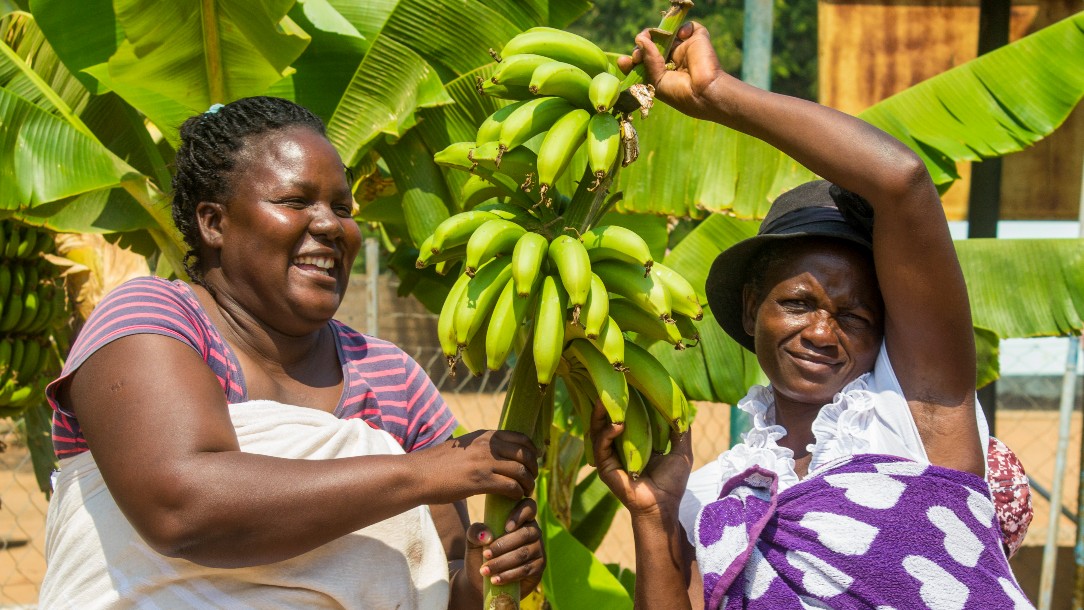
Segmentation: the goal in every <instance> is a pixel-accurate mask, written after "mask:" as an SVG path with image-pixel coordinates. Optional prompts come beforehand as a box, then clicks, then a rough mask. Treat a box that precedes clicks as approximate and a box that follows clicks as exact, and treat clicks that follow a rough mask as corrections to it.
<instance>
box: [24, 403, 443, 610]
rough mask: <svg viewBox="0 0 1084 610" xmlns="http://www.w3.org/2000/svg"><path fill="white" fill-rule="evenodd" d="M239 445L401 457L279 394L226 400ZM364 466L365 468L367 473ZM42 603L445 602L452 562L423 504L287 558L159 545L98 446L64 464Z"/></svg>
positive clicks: (375, 437) (282, 452)
mask: <svg viewBox="0 0 1084 610" xmlns="http://www.w3.org/2000/svg"><path fill="white" fill-rule="evenodd" d="M230 417H231V419H232V420H233V425H234V428H235V430H236V432H237V439H238V441H239V442H240V447H241V450H242V451H245V452H248V453H257V454H262V455H269V456H275V457H282V458H292V459H310V460H326V459H334V458H342V457H353V456H363V455H388V454H401V453H403V450H402V448H401V447H400V446H399V444H398V443H396V442H395V440H394V439H393V438H392V437H391V436H390V435H388V434H387V433H385V432H382V431H379V430H374V429H373V428H371V427H370V426H369V425H368V424H366V423H365V422H364V421H362V420H360V419H350V420H340V419H338V418H336V417H335V416H333V415H331V414H330V413H326V412H323V411H318V410H315V409H308V408H304V407H297V406H292V405H284V404H281V403H276V402H272V401H250V402H244V403H237V404H233V405H230ZM361 474H362V473H359V476H360V475H361ZM45 552H46V562H47V565H48V569H47V571H46V575H45V580H44V582H43V584H42V590H41V594H40V597H39V604H40V607H42V608H80V609H85V608H105V607H108V608H128V607H132V608H191V607H203V608H209V607H219V608H223V607H228V608H328V607H332V608H359V609H360V608H367V609H381V608H398V609H402V610H407V609H411V608H418V609H429V608H445V607H447V605H448V563H447V558H446V557H445V554H444V549H443V546H442V544H441V541H440V538H439V537H438V535H437V531H436V528H435V526H434V525H433V520H432V518H431V516H430V514H429V509H428V507H425V506H421V507H418V508H415V509H411V510H408V511H406V512H404V513H401V514H399V515H396V516H394V517H391V518H389V519H385V520H384V521H381V522H379V523H375V524H373V525H370V526H369V527H366V528H363V529H360V530H358V531H356V532H353V533H351V534H348V535H346V536H342V537H340V538H338V539H336V540H333V541H331V542H329V543H327V544H325V545H323V546H320V547H319V548H316V549H313V550H312V551H309V552H307V553H304V554H302V555H299V556H297V557H293V558H291V559H288V560H285V561H280V562H277V563H272V564H268V565H261V566H254V567H248V568H235V569H224V568H211V567H206V566H201V565H198V564H195V563H192V562H190V561H186V560H183V559H173V558H170V557H165V556H163V555H161V554H159V553H157V552H156V551H154V550H153V549H151V548H150V547H149V546H148V545H147V544H146V543H145V542H144V541H143V539H142V538H141V537H140V536H139V534H137V533H136V532H135V530H134V529H133V528H132V526H131V524H130V523H129V522H128V520H127V519H126V518H125V517H124V515H123V514H122V513H121V511H120V509H119V508H118V507H117V504H116V502H114V500H113V497H112V496H111V495H110V493H109V490H108V489H107V488H106V486H105V483H104V482H103V480H102V477H101V473H100V472H99V471H98V468H97V465H96V464H95V462H94V458H93V456H92V455H91V453H90V452H85V453H82V454H80V455H78V456H75V457H72V458H69V459H67V460H65V461H64V462H62V464H61V468H60V474H59V477H58V478H57V481H56V487H55V491H54V495H53V498H52V500H51V501H50V504H49V514H48V518H47V524H46V548H45Z"/></svg>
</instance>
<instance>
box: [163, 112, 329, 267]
mask: <svg viewBox="0 0 1084 610" xmlns="http://www.w3.org/2000/svg"><path fill="white" fill-rule="evenodd" d="M288 127H307V128H309V129H311V130H313V131H315V132H316V133H319V134H320V135H326V132H325V128H324V122H323V121H321V120H320V118H319V117H317V116H316V115H315V114H313V113H312V112H311V111H309V110H308V109H307V108H304V107H302V106H299V105H298V104H295V103H293V102H291V101H289V100H285V99H282V98H277V97H266V96H258V97H246V98H242V99H239V100H237V101H235V102H231V103H229V104H226V105H224V106H223V105H219V104H215V105H214V106H212V107H211V110H208V111H207V112H204V113H203V114H198V115H196V116H193V117H190V118H189V119H188V120H186V121H185V122H184V123H183V124H182V125H181V145H180V147H179V148H178V149H177V156H176V159H175V161H174V165H175V167H176V173H175V174H174V175H173V184H172V187H173V223H174V224H175V225H176V226H177V229H178V230H179V231H180V232H181V235H182V236H183V237H184V242H185V244H186V245H187V246H188V251H187V252H185V255H184V269H185V271H187V272H188V275H189V277H190V278H192V281H193V282H195V283H197V284H202V282H203V270H202V269H201V267H200V261H199V246H200V231H199V223H198V222H197V221H196V206H197V205H199V203H200V202H201V201H222V200H223V199H226V198H228V197H229V195H230V186H231V185H230V173H231V172H232V170H233V169H234V166H235V164H236V161H237V155H238V154H239V152H240V151H241V149H242V148H243V147H244V146H245V144H246V140H247V139H248V138H249V137H251V136H256V135H261V134H264V133H267V132H270V131H274V130H277V129H284V128H288Z"/></svg>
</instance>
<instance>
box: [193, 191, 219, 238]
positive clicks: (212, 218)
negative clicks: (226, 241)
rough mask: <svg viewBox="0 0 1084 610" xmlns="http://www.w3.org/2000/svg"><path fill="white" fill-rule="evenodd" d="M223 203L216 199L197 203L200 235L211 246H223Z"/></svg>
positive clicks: (197, 220)
mask: <svg viewBox="0 0 1084 610" xmlns="http://www.w3.org/2000/svg"><path fill="white" fill-rule="evenodd" d="M222 213H223V210H222V204H221V203H216V202H214V201H201V202H199V204H198V205H196V222H198V223H199V232H200V237H201V238H202V240H203V243H204V245H206V246H207V247H209V248H215V249H217V248H221V247H222Z"/></svg>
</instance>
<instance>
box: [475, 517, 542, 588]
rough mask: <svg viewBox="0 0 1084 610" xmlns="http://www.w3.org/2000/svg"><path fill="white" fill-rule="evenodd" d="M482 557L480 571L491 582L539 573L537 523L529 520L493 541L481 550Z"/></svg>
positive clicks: (507, 580) (540, 546) (540, 536)
mask: <svg viewBox="0 0 1084 610" xmlns="http://www.w3.org/2000/svg"><path fill="white" fill-rule="evenodd" d="M482 557H483V558H484V559H485V563H484V564H483V565H482V567H481V574H482V576H483V577H488V578H490V579H491V581H492V582H494V583H501V582H514V581H517V580H524V579H527V578H530V577H532V576H536V575H539V574H541V573H542V567H543V566H544V565H545V551H544V549H543V547H542V531H541V529H539V527H538V524H537V523H535V522H534V521H529V522H527V523H525V524H523V526H522V527H520V528H519V529H517V530H516V531H514V532H511V533H508V534H505V535H504V536H501V537H500V538H498V539H496V540H494V541H493V543H492V544H490V545H489V547H488V548H486V549H485V550H484V551H482Z"/></svg>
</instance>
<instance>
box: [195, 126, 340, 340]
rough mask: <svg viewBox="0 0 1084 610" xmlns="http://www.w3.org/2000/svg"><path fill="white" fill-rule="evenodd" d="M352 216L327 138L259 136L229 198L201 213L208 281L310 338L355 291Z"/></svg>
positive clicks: (259, 315) (245, 153) (286, 131)
mask: <svg viewBox="0 0 1084 610" xmlns="http://www.w3.org/2000/svg"><path fill="white" fill-rule="evenodd" d="M352 211H353V197H352V195H351V192H350V187H349V185H348V184H347V181H346V175H345V172H344V169H343V164H342V160H341V159H340V158H339V155H338V153H337V152H336V151H335V149H334V147H332V145H331V143H330V142H328V140H327V138H325V137H324V136H322V135H320V134H318V133H316V132H314V131H312V130H311V129H308V128H305V127H288V128H283V129H279V130H275V131H271V132H268V133H265V134H260V135H258V136H253V137H250V138H249V139H248V140H246V142H245V146H244V147H243V148H242V150H240V151H239V152H238V157H237V165H236V167H235V169H234V170H233V172H231V175H230V194H229V195H228V196H227V197H226V201H223V202H218V203H203V204H200V206H199V207H198V208H197V215H198V216H199V218H200V224H201V229H202V231H203V235H204V240H205V251H206V252H205V253H204V254H201V259H202V260H206V261H208V264H207V265H206V267H207V279H208V281H209V282H211V283H212V288H213V289H214V291H215V293H216V294H220V295H222V296H223V297H225V299H226V300H228V301H232V302H234V303H236V304H237V305H239V306H240V307H241V308H243V309H244V310H245V311H246V312H247V313H248V314H250V315H252V316H254V317H255V318H256V319H258V320H259V321H261V322H263V323H265V324H268V325H270V326H272V327H275V328H276V329H277V330H279V331H280V332H283V333H286V334H291V335H293V334H302V333H304V332H311V330H312V328H313V327H314V325H317V326H318V325H322V324H324V323H326V322H327V321H328V320H329V319H331V317H332V316H333V315H334V314H335V311H336V310H337V309H338V307H339V303H340V302H341V300H342V296H343V294H344V293H345V292H346V287H347V283H348V281H349V277H350V268H351V266H352V264H353V262H354V258H355V257H356V256H357V253H358V250H359V248H360V246H361V232H360V230H359V228H358V225H357V223H356V222H355V221H354V219H353V217H352ZM215 267H217V269H216V268H215Z"/></svg>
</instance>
